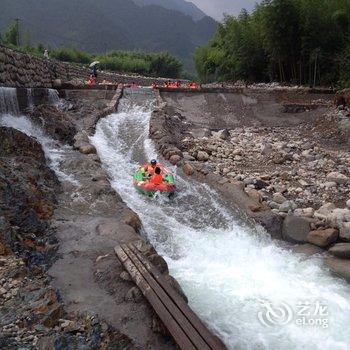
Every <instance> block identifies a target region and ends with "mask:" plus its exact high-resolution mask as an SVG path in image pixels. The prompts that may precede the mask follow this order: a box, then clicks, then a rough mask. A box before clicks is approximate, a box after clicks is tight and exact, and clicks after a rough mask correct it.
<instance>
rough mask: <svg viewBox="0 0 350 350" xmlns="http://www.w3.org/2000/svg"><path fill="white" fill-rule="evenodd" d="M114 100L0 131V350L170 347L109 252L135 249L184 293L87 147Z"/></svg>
mask: <svg viewBox="0 0 350 350" xmlns="http://www.w3.org/2000/svg"><path fill="white" fill-rule="evenodd" d="M120 94H121V91H119V92H118V93H117V94H116V95H115V98H114V99H113V100H112V101H98V102H91V101H89V100H83V99H79V100H74V99H71V100H69V101H65V103H64V104H61V105H60V106H59V108H58V107H56V106H44V105H42V106H38V107H36V108H34V109H32V110H31V111H30V112H28V115H27V117H26V118H24V117H20V119H18V121H16V120H17V119H16V118H17V117H10V118H8V117H7V118H6V122H4V123H5V124H11V123H12V124H13V126H14V128H12V127H9V126H7V127H0V136H1V137H0V149H1V150H2V152H1V156H0V280H1V287H0V327H1V332H0V347H1V348H2V349H13V348H22V349H53V348H54V349H67V348H72V349H136V348H145V347H146V348H147V347H150V348H157V349H173V348H174V347H175V345H174V343H173V341H172V339H171V338H170V337H169V335H168V333H167V331H166V330H165V328H164V327H163V325H162V324H161V322H160V321H159V319H158V318H157V316H156V315H155V314H154V312H153V311H152V309H151V308H150V306H149V305H148V303H147V301H146V300H145V299H144V297H143V296H142V294H141V292H140V291H139V290H138V288H136V287H135V285H134V284H133V282H132V281H131V278H130V276H129V275H128V274H127V273H126V272H125V271H124V269H123V266H122V265H121V263H120V262H119V261H118V259H117V258H116V257H115V255H114V253H113V248H114V247H115V246H116V245H117V244H121V243H127V242H134V244H135V245H136V246H137V247H139V249H140V250H141V251H142V252H143V253H144V254H145V255H146V256H148V258H149V260H150V261H152V262H153V264H154V265H155V266H157V267H158V268H159V270H160V271H161V272H162V273H163V274H164V275H165V276H166V278H167V280H168V281H169V282H170V283H171V284H172V285H173V286H174V287H175V288H177V289H178V290H179V292H180V293H181V292H182V291H181V288H180V286H179V285H178V283H177V282H176V281H175V280H174V279H173V278H172V277H171V276H170V275H169V271H168V267H167V264H166V262H165V261H164V259H162V258H161V257H160V256H159V255H158V254H157V252H156V251H155V250H154V248H153V247H152V246H151V245H150V244H148V243H147V242H146V241H145V240H144V239H143V238H142V237H141V236H140V234H139V232H140V230H141V222H140V220H139V218H138V216H137V215H136V214H135V213H133V212H132V211H131V210H130V209H129V208H128V207H127V206H126V204H125V203H124V202H123V201H122V199H121V198H120V196H119V195H118V194H117V193H116V192H115V191H114V190H113V189H112V187H111V185H110V183H109V179H108V176H107V174H106V172H105V171H104V170H103V169H102V167H101V163H100V160H99V157H98V156H97V154H96V149H95V148H94V146H92V145H91V144H90V141H89V136H90V135H92V134H93V132H94V128H95V125H96V123H97V121H98V120H99V119H100V118H102V117H104V116H105V115H107V114H110V113H112V112H113V111H114V110H115V107H116V105H117V103H118V99H119V98H120ZM16 128H19V129H22V132H21V131H19V130H16ZM38 130H39V131H38ZM31 134H32V135H31ZM34 134H35V135H37V136H34ZM184 298H185V296H184Z"/></svg>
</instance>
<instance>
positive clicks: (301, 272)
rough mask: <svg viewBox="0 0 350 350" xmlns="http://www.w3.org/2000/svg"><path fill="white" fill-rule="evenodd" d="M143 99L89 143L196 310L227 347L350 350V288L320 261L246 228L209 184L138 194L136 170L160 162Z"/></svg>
mask: <svg viewBox="0 0 350 350" xmlns="http://www.w3.org/2000/svg"><path fill="white" fill-rule="evenodd" d="M137 100H138V98H135V96H130V95H129V96H128V95H126V96H125V97H124V98H123V99H122V101H121V104H120V107H119V111H118V113H116V114H113V115H110V116H108V117H107V118H104V119H102V120H101V121H100V122H99V124H98V126H97V129H96V134H95V135H94V136H93V137H92V139H91V140H92V142H93V143H94V145H95V146H96V148H97V150H98V153H99V156H100V157H101V160H102V162H103V165H104V167H105V168H106V169H107V171H108V172H109V175H110V177H111V179H112V184H113V186H114V187H115V189H116V190H117V191H118V192H119V193H120V195H121V196H122V197H123V199H124V200H125V201H126V202H127V203H128V205H129V206H130V207H131V208H132V209H133V210H135V211H136V212H137V213H138V214H139V215H140V217H141V219H142V222H143V224H144V228H145V231H146V232H147V235H148V238H149V240H150V241H151V242H152V244H154V246H155V247H156V249H157V250H158V252H159V253H160V254H162V255H163V256H164V257H165V258H166V260H167V262H168V264H169V268H170V271H171V273H172V274H173V276H174V277H176V278H177V280H178V281H179V282H180V284H181V286H182V287H183V289H184V291H185V293H186V294H187V296H188V297H189V303H190V305H191V307H192V308H193V309H194V310H195V311H196V312H197V313H198V314H199V315H200V317H201V318H202V319H203V320H204V321H205V322H206V323H207V325H208V326H209V327H210V328H211V329H212V330H213V331H214V332H215V333H216V334H218V335H219V336H220V337H221V339H222V340H223V341H224V342H225V343H226V344H227V346H228V347H229V348H230V349H278V350H280V349H293V350H294V349H329V350H337V349H350V332H349V330H348V324H349V322H350V287H349V286H348V285H347V284H345V283H344V282H343V281H341V280H339V279H337V278H334V277H332V276H331V275H330V274H329V273H328V272H327V270H326V269H325V268H324V267H323V265H322V260H321V259H320V258H310V259H305V257H303V256H301V255H297V254H293V253H292V252H289V251H286V250H283V249H282V248H279V247H278V246H277V245H275V244H274V242H273V241H272V240H271V239H270V238H269V237H268V235H267V234H265V233H264V232H263V231H262V230H261V229H259V228H256V229H254V230H253V229H251V228H248V227H245V226H244V225H242V224H241V223H240V222H239V221H237V218H236V217H235V215H234V214H233V213H231V212H230V210H228V209H226V208H225V203H224V202H223V201H222V200H221V199H220V197H219V196H218V194H217V193H215V192H214V191H212V190H211V189H210V188H209V187H208V186H206V185H204V184H200V183H196V182H193V181H188V180H187V179H186V180H185V179H183V178H181V177H180V176H177V183H178V187H179V194H178V195H177V197H175V198H174V199H173V200H165V199H163V198H160V199H155V200H152V199H148V198H145V197H142V196H140V195H139V194H137V193H136V191H135V190H134V189H133V186H132V174H133V172H134V171H135V170H136V169H137V167H138V166H139V164H140V163H143V162H145V161H147V160H148V159H150V158H154V157H156V156H157V154H156V151H155V148H154V146H153V143H152V141H151V140H150V139H149V138H148V129H149V120H150V116H151V110H152V104H151V103H150V100H151V98H150V97H149V98H148V100H147V99H146V100H144V101H142V102H141V103H140V102H138V103H136V102H137ZM173 170H174V171H176V169H173ZM264 302H265V304H263V303H264ZM266 303H267V304H266ZM268 303H270V304H268ZM300 303H302V304H303V305H305V303H309V306H307V305H306V307H305V308H304V309H301V308H300V306H301V304H300ZM264 305H265V306H264ZM268 308H269V309H268ZM267 309H268V310H269V311H268V312H267V311H266V310H267ZM310 313H312V314H314V315H311V314H310ZM305 314H307V316H306V319H304V321H303V315H305ZM309 314H310V315H309ZM327 314H328V315H327ZM308 315H309V316H308ZM298 320H299V321H298ZM317 320H318V321H317ZM298 322H301V323H302V325H300V323H298ZM314 323H317V324H318V325H317V326H315V325H313V326H312V325H311V324H314ZM276 324H277V325H276ZM322 325H323V326H322ZM327 325H328V327H327Z"/></svg>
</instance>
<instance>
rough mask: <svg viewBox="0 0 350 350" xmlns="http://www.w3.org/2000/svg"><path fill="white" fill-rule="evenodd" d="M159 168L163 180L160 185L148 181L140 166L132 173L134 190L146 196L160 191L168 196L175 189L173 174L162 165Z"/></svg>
mask: <svg viewBox="0 0 350 350" xmlns="http://www.w3.org/2000/svg"><path fill="white" fill-rule="evenodd" d="M161 169H162V175H163V177H164V182H163V183H162V184H160V185H155V184H153V183H150V181H149V180H148V179H146V178H145V176H144V175H145V174H144V172H143V171H142V168H140V169H139V170H138V171H137V172H136V173H135V174H134V187H135V188H136V190H137V191H138V192H139V193H141V194H142V195H145V196H148V197H154V196H155V194H156V193H160V194H163V195H166V196H168V197H170V196H172V195H173V194H174V193H175V189H176V186H175V179H174V175H173V174H172V173H171V172H170V171H169V170H167V169H166V168H164V167H161Z"/></svg>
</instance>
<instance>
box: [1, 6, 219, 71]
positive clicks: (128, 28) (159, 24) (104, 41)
mask: <svg viewBox="0 0 350 350" xmlns="http://www.w3.org/2000/svg"><path fill="white" fill-rule="evenodd" d="M154 1H155V0H154ZM173 1H175V0H173ZM152 2H153V1H152ZM167 2H169V1H167ZM146 3H148V1H146ZM14 18H19V19H20V21H19V26H20V31H21V44H22V45H30V46H35V45H37V44H38V43H43V44H44V45H45V46H50V47H51V49H57V48H60V47H75V48H77V49H79V50H82V51H85V52H90V53H93V54H99V53H105V52H106V51H110V50H128V51H130V50H145V51H147V52H165V51H166V52H169V53H171V54H173V55H174V56H176V57H177V58H179V59H181V60H182V61H183V62H184V65H185V68H186V69H188V70H190V69H194V64H193V59H192V55H193V52H194V50H195V49H196V48H197V47H198V46H200V45H204V44H206V43H207V42H208V40H209V39H210V38H211V37H212V36H213V35H214V33H215V31H216V28H217V23H216V22H215V21H214V20H213V19H212V18H210V17H203V18H202V19H200V20H198V21H196V20H194V19H193V18H192V17H191V16H190V15H187V14H185V13H182V12H180V11H175V10H171V9H169V8H165V7H163V6H159V5H154V4H152V5H145V6H141V5H137V4H136V3H135V2H134V1H132V0H99V1H95V0H16V1H13V0H1V15H0V30H1V29H2V28H5V27H7V26H8V25H9V24H10V23H11V21H12V20H13V19H14Z"/></svg>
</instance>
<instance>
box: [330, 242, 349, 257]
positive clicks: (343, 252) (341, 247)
mask: <svg viewBox="0 0 350 350" xmlns="http://www.w3.org/2000/svg"><path fill="white" fill-rule="evenodd" d="M329 252H330V253H331V254H332V255H334V256H335V257H337V258H340V259H350V243H338V244H336V245H335V246H333V247H332V248H331V249H329Z"/></svg>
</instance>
